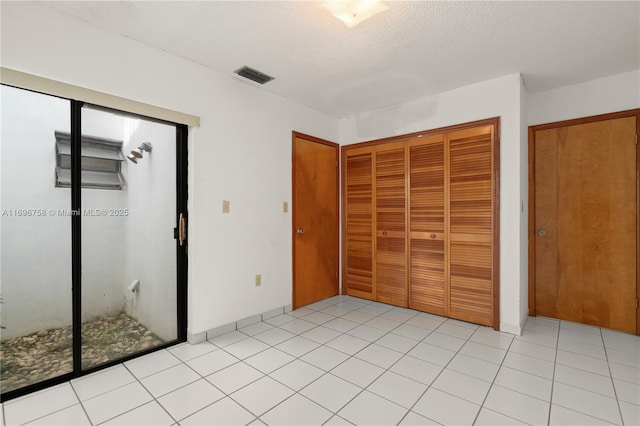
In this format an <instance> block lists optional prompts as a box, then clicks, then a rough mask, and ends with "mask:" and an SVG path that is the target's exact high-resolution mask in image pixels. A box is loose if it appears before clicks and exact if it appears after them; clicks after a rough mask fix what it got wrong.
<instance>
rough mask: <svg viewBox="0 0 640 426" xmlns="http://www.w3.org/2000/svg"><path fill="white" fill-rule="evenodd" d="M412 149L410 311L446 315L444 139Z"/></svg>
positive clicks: (414, 143) (420, 141)
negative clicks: (416, 310) (411, 309)
mask: <svg viewBox="0 0 640 426" xmlns="http://www.w3.org/2000/svg"><path fill="white" fill-rule="evenodd" d="M408 149H409V167H408V171H409V173H408V174H409V259H410V264H409V267H410V274H409V307H410V308H413V309H418V310H421V311H425V312H430V313H432V314H437V315H447V306H448V304H447V298H448V291H447V283H446V276H447V269H448V267H447V265H446V263H445V237H446V234H445V217H446V211H445V210H446V207H445V135H444V134H440V135H435V136H427V137H422V138H416V139H412V140H410V141H409V142H408Z"/></svg>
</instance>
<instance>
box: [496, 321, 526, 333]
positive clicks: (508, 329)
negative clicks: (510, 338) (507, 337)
mask: <svg viewBox="0 0 640 426" xmlns="http://www.w3.org/2000/svg"><path fill="white" fill-rule="evenodd" d="M500 331H503V332H505V333H509V334H515V335H516V336H521V335H522V327H521V326H520V325H515V324H506V323H504V322H501V323H500Z"/></svg>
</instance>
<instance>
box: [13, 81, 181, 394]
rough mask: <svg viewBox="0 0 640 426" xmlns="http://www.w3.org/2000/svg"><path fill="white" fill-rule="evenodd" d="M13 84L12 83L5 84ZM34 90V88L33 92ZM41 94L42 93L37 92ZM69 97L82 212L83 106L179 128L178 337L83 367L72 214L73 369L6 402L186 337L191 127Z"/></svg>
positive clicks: (78, 253) (74, 195)
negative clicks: (189, 128) (188, 143)
mask: <svg viewBox="0 0 640 426" xmlns="http://www.w3.org/2000/svg"><path fill="white" fill-rule="evenodd" d="M6 86H8V87H11V86H9V85H6ZM16 88H17V89H20V90H27V91H32V90H28V89H24V88H21V87H16ZM32 92H35V91H32ZM36 93H41V92H36ZM42 94H43V95H46V96H53V97H58V98H61V97H59V96H55V95H50V94H48V93H42ZM61 99H66V100H68V101H69V102H70V111H71V114H70V125H71V126H70V128H71V211H72V212H81V211H82V187H81V185H80V179H81V168H80V164H81V154H82V153H81V139H82V137H81V135H82V108H83V107H85V106H86V105H91V106H92V107H95V108H97V109H101V110H104V111H106V112H112V113H116V114H120V115H127V116H130V117H135V118H140V119H144V120H147V121H154V122H158V123H162V124H168V125H171V126H175V128H176V224H175V228H174V237H175V239H176V240H175V241H176V242H175V244H176V262H177V264H176V266H177V268H176V269H177V274H176V286H177V293H176V303H177V310H176V324H177V338H176V339H174V340H172V341H169V342H166V343H163V344H161V345H158V346H155V347H153V348H149V349H145V350H143V351H140V352H136V353H135V354H130V355H126V356H124V357H122V358H118V359H116V360H112V361H108V362H106V363H104V364H100V365H98V366H94V367H91V368H88V369H85V370H83V369H82V350H81V348H82V334H81V333H82V238H81V236H82V217H81V215H80V214H72V215H71V281H72V284H71V291H72V295H71V306H72V336H73V338H72V347H73V371H72V372H70V373H67V374H63V375H60V376H57V377H54V378H51V379H47V380H43V381H41V382H38V383H34V384H31V385H28V386H25V387H22V388H19V389H15V390H12V391H9V392H6V393H2V394H0V402H5V401H8V400H11V399H14V398H17V397H20V396H23V395H27V394H30V393H33V392H36V391H39V390H42V389H45V388H48V387H51V386H55V385H58V384H61V383H64V382H67V381H69V380H71V379H74V378H77V377H81V376H84V375H87V374H91V373H94V372H96V371H99V370H103V369H105V368H109V367H112V366H114V365H118V364H121V363H123V362H126V361H128V360H131V359H134V358H138V357H140V356H143V355H147V354H149V353H152V352H156V351H159V350H161V349H165V348H167V347H170V346H173V345H175V344H176V343H180V342H184V341H186V340H187V271H188V269H187V266H188V259H187V246H188V238H187V235H188V233H187V232H186V226H187V224H188V223H189V221H188V210H187V203H188V150H187V141H188V132H189V130H188V126H186V125H184V124H178V123H174V122H168V121H165V120H160V119H157V118H153V117H147V116H143V115H140V114H135V113H130V112H127V111H121V110H116V109H113V108H108V107H102V106H99V105H93V104H88V103H85V102H82V101H78V100H74V99H68V98H61ZM181 216H182V217H183V220H184V224H185V229H184V238H183V239H182V242H181V241H180V235H179V233H180V229H181V227H180V220H181Z"/></svg>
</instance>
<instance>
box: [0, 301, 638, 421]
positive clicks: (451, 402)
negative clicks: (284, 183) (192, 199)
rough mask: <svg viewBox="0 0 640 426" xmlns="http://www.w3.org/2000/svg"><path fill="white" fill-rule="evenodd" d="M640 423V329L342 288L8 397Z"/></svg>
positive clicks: (379, 415) (236, 412)
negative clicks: (504, 314) (496, 314)
mask: <svg viewBox="0 0 640 426" xmlns="http://www.w3.org/2000/svg"><path fill="white" fill-rule="evenodd" d="M19 424H36V425H85V424H86V425H89V424H92V425H102V424H104V425H176V424H180V425H213V424H217V425H236V424H237V425H246V424H251V425H261V424H267V425H306V424H310V425H311V424H318V425H320V424H325V425H348V424H355V425H374V424H380V425H395V424H401V425H433V424H444V425H464V424H476V425H507V424H508V425H513V424H532V425H537V424H563V425H568V424H575V425H592V424H618V425H622V424H625V425H638V424H640V338H639V337H637V336H632V335H628V334H624V333H618V332H614V331H610V330H605V329H600V328H597V327H589V326H584V325H580V324H574V323H569V322H564V321H563V322H560V321H556V320H550V319H544V318H529V320H528V321H527V324H526V327H525V330H524V332H523V335H522V336H513V335H509V334H505V333H499V332H496V331H494V330H492V329H490V328H486V327H480V326H477V325H473V324H469V323H465V322H460V321H456V320H451V319H446V318H442V317H437V316H434V315H429V314H425V313H419V312H416V311H412V310H408V309H402V308H396V307H392V306H388V305H383V304H379V303H375V302H369V301H366V300H361V299H356V298H351V297H348V296H337V297H333V298H330V299H327V300H324V301H321V302H318V303H315V304H313V305H311V306H308V307H304V308H301V309H298V310H296V311H293V312H289V313H288V314H284V315H279V316H276V317H273V318H270V319H268V320H267V321H265V322H260V323H256V324H252V325H250V326H248V327H245V328H242V329H240V330H237V331H233V332H231V333H228V334H225V335H222V336H219V337H216V338H213V339H211V340H209V341H207V342H203V343H201V344H198V345H190V344H186V343H185V344H181V345H178V346H175V347H172V348H169V349H167V350H162V351H160V352H156V353H153V354H151V355H148V356H145V357H142V358H138V359H135V360H132V361H129V362H126V363H124V364H122V365H118V366H116V367H113V368H110V369H108V370H103V371H101V372H98V373H95V374H92V375H89V376H85V377H82V378H79V379H75V380H72V381H71V382H69V383H65V384H63V385H59V386H56V387H54V388H50V389H47V390H44V391H41V392H38V393H34V394H31V395H28V396H25V397H22V398H18V399H15V400H11V401H8V402H6V403H4V404H3V407H2V425H19Z"/></svg>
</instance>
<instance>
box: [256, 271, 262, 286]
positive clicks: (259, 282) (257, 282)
mask: <svg viewBox="0 0 640 426" xmlns="http://www.w3.org/2000/svg"><path fill="white" fill-rule="evenodd" d="M261 285H262V274H256V287H260V286H261Z"/></svg>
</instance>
